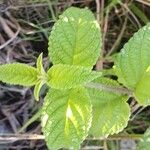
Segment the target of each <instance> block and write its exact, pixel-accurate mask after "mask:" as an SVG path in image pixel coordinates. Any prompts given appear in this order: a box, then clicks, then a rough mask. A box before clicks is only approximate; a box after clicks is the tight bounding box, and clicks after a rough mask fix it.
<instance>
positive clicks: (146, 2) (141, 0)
mask: <svg viewBox="0 0 150 150" xmlns="http://www.w3.org/2000/svg"><path fill="white" fill-rule="evenodd" d="M136 1H137V2H139V3H142V4H145V5H147V6H150V1H145V0H136Z"/></svg>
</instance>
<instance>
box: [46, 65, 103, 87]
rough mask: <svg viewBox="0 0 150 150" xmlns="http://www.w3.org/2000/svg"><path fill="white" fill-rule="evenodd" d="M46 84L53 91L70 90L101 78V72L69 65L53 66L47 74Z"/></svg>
mask: <svg viewBox="0 0 150 150" xmlns="http://www.w3.org/2000/svg"><path fill="white" fill-rule="evenodd" d="M47 75H48V79H47V84H48V85H49V86H51V87H52V88H55V89H71V88H75V87H78V86H80V85H84V84H86V83H88V82H90V81H92V80H94V79H95V78H97V77H99V76H101V72H95V71H91V70H90V69H88V68H84V67H80V66H74V65H72V66H70V65H62V64H59V65H54V66H53V67H51V68H50V69H49V70H48V72H47Z"/></svg>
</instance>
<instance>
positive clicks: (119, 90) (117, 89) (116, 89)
mask: <svg viewBox="0 0 150 150" xmlns="http://www.w3.org/2000/svg"><path fill="white" fill-rule="evenodd" d="M85 86H86V87H88V88H95V89H98V90H104V91H108V92H114V93H122V94H127V95H129V96H132V91H131V90H129V89H126V88H123V87H114V86H109V85H105V84H101V83H93V82H90V83H88V84H86V85H85Z"/></svg>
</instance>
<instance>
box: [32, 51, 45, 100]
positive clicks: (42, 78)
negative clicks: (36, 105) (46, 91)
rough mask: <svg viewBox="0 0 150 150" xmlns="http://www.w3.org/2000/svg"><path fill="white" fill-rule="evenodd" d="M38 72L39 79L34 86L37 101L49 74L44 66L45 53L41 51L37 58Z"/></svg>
mask: <svg viewBox="0 0 150 150" xmlns="http://www.w3.org/2000/svg"><path fill="white" fill-rule="evenodd" d="M36 66H37V72H38V81H37V83H36V85H35V87H34V97H35V100H36V101H39V94H40V90H41V88H42V86H43V85H44V84H45V83H46V79H47V74H46V72H45V70H44V68H43V53H41V54H40V55H39V57H38V59H37V63H36Z"/></svg>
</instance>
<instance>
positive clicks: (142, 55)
mask: <svg viewBox="0 0 150 150" xmlns="http://www.w3.org/2000/svg"><path fill="white" fill-rule="evenodd" d="M149 66H150V23H149V24H147V25H146V26H144V27H143V28H141V29H140V30H139V31H138V32H137V33H135V34H134V36H133V37H132V38H131V39H130V40H129V41H128V42H127V44H125V46H124V48H123V49H122V51H121V53H120V54H119V55H118V57H117V60H116V62H115V67H114V68H115V71H116V74H117V76H118V80H119V82H121V83H123V84H124V85H125V86H126V87H128V88H130V89H131V90H133V92H135V93H136V95H137V90H136V88H137V86H141V84H143V83H144V82H145V81H144V80H145V79H144V80H143V79H142V78H143V75H144V74H145V71H146V69H147V68H148V67H149ZM143 81H144V82H143ZM140 82H142V83H140ZM138 88H139V87H138ZM140 90H142V91H144V94H146V93H147V94H146V95H148V93H149V90H148V91H146V90H145V89H144V88H143V89H141V88H140ZM138 91H139V90H138ZM142 91H141V92H140V93H142ZM140 97H143V96H142V95H141V96H140ZM149 98H150V97H149ZM137 100H139V102H140V103H141V104H142V103H143V104H144V105H146V101H147V99H143V98H142V99H141V100H140V99H137Z"/></svg>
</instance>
